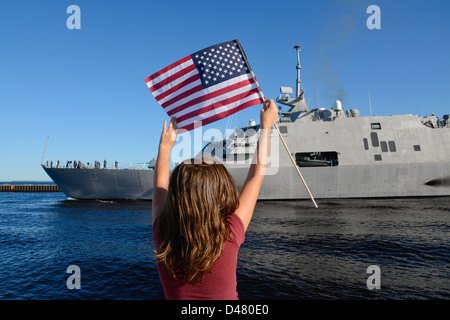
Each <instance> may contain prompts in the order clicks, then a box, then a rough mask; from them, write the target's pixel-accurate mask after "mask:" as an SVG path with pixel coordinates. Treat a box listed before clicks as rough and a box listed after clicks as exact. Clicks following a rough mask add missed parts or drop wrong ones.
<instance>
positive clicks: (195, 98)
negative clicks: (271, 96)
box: [145, 39, 263, 131]
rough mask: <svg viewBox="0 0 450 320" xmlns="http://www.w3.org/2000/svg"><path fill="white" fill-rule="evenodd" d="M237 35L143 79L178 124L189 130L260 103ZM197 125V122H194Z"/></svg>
mask: <svg viewBox="0 0 450 320" xmlns="http://www.w3.org/2000/svg"><path fill="white" fill-rule="evenodd" d="M244 54H245V53H244V52H242V47H241V46H240V44H239V43H238V41H237V39H236V40H233V41H228V42H224V43H220V44H217V45H214V46H211V47H208V48H206V49H203V50H200V51H197V52H195V53H193V54H191V55H189V56H187V57H185V58H183V59H181V60H178V61H177V62H175V63H172V64H171V65H169V66H167V67H165V68H164V69H161V70H160V71H158V72H156V73H154V74H153V75H151V76H150V77H148V78H147V79H145V82H146V83H147V86H148V87H149V89H150V91H151V92H152V94H153V96H154V97H155V98H156V100H157V101H158V102H159V103H160V104H161V106H162V107H163V109H164V110H165V111H166V112H167V114H168V115H169V116H170V117H176V119H177V125H178V128H182V129H186V130H188V131H189V130H192V129H194V124H195V123H196V122H199V121H200V122H201V125H206V124H209V123H212V122H214V121H217V120H220V119H223V118H225V117H228V116H230V115H232V114H233V113H235V112H238V111H240V110H243V109H245V108H248V107H251V106H253V105H257V104H261V103H263V98H262V97H261V94H260V93H259V92H258V88H257V84H256V83H255V80H254V78H253V77H252V74H251V70H250V66H249V65H248V64H247V63H246V59H245V58H244ZM196 126H198V125H196Z"/></svg>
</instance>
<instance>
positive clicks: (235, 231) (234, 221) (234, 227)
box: [228, 213, 245, 246]
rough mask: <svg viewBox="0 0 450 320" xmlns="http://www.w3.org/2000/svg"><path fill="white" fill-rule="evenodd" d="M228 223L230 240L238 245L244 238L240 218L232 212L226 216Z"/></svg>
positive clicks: (242, 224) (243, 229)
mask: <svg viewBox="0 0 450 320" xmlns="http://www.w3.org/2000/svg"><path fill="white" fill-rule="evenodd" d="M228 223H229V224H230V240H231V242H233V243H235V244H236V245H238V246H240V245H241V244H242V243H243V242H244V240H245V228H244V223H243V222H242V220H241V218H239V216H238V215H237V214H236V213H232V214H231V215H230V216H229V217H228Z"/></svg>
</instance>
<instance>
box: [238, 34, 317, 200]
mask: <svg viewBox="0 0 450 320" xmlns="http://www.w3.org/2000/svg"><path fill="white" fill-rule="evenodd" d="M236 43H237V44H238V46H239V49H240V50H241V52H242V56H243V57H244V60H245V62H246V63H247V66H248V68H249V70H250V73H251V74H252V77H253V80H254V81H255V84H256V88H257V89H258V92H259V94H260V95H261V98H262V99H263V101H264V102H265V101H266V98H265V97H264V94H263V93H262V91H261V88H260V87H259V84H258V81H256V77H255V74H254V73H253V70H252V69H251V68H250V64H249V63H248V60H247V57H246V55H245V53H244V50H243V49H242V47H241V44H240V43H239V40H238V39H236ZM274 127H275V129H276V130H277V132H278V136H279V137H280V140H281V142H282V143H283V146H284V148H285V149H286V152H287V153H288V155H289V158H290V159H291V162H292V164H293V165H294V168H295V169H296V170H297V173H298V175H299V176H300V179H301V180H302V182H303V185H304V186H305V189H306V191H307V192H308V195H309V197H310V198H311V201H312V203H313V204H314V207H316V208H318V206H317V203H316V201H315V200H314V197H313V195H312V194H311V191H309V188H308V185H307V184H306V181H305V179H303V176H302V174H301V172H300V170H299V168H298V166H297V164H296V163H295V160H294V158H293V157H292V154H291V152H290V151H289V148H288V146H287V145H286V142H285V141H284V138H283V136H282V135H281V132H280V130H279V129H278V126H277V124H276V123H275V124H274Z"/></svg>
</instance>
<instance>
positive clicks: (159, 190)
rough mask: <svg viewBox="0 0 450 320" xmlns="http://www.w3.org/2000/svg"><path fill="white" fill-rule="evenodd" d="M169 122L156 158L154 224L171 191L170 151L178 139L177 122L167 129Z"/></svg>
mask: <svg viewBox="0 0 450 320" xmlns="http://www.w3.org/2000/svg"><path fill="white" fill-rule="evenodd" d="M166 126H167V121H166V120H164V127H163V131H162V133H161V139H160V141H159V148H158V157H157V158H156V166H155V172H154V175H153V200H152V223H153V222H155V220H156V218H157V217H158V216H159V215H160V214H161V213H162V211H163V209H164V204H165V202H166V198H167V193H168V191H169V159H170V150H171V149H172V147H173V145H174V144H175V141H176V138H177V133H176V130H177V121H176V119H175V118H172V119H171V120H170V123H169V127H168V128H167V129H166Z"/></svg>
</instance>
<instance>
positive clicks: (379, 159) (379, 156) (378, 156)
mask: <svg viewBox="0 0 450 320" xmlns="http://www.w3.org/2000/svg"><path fill="white" fill-rule="evenodd" d="M373 158H374V159H375V161H381V154H376V155H374V156H373Z"/></svg>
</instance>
